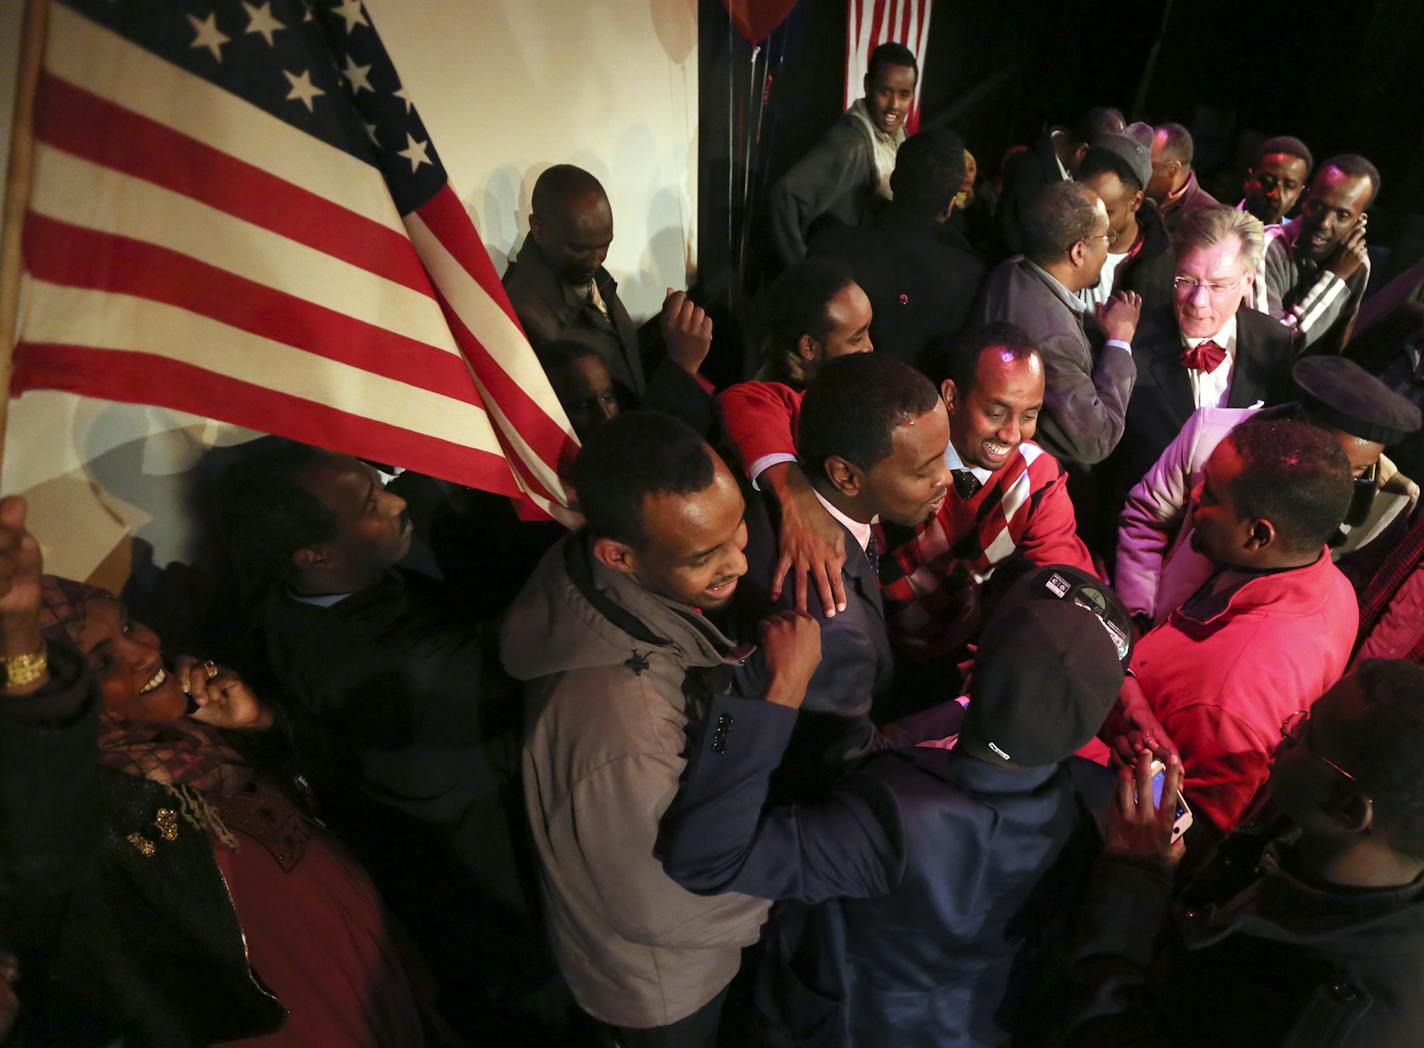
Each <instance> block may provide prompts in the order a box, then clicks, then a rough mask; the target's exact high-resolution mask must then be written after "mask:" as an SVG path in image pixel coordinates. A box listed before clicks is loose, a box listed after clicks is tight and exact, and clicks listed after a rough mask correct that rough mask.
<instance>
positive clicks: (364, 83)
mask: <svg viewBox="0 0 1424 1048" xmlns="http://www.w3.org/2000/svg"><path fill="white" fill-rule="evenodd" d="M370 72H371V67H370V66H368V65H357V64H356V59H354V58H352V57H351V56H350V55H347V56H346V70H345V72H343V73H342V74H341V75H342V76H344V77H346V82H347V83H348V84H350V85H351V93H352V94H353V95H359V94H360V93H361V92H362V90H366V91H369V92H371V94H373V95H374V94H375V93H376V89H375V88H374V87H372V86H371V81H370V80H368V79H366V77H367V75H368V74H369V73H370Z"/></svg>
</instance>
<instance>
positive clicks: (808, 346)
mask: <svg viewBox="0 0 1424 1048" xmlns="http://www.w3.org/2000/svg"><path fill="white" fill-rule="evenodd" d="M796 353H797V355H798V356H799V357H800V358H801V359H802V360H806V361H812V360H815V359H816V358H817V357H819V356H820V355H821V345H820V343H819V342H817V341H816V340H815V339H814V338H812V337H811V336H810V335H802V336H801V337H800V338H798V339H797V340H796Z"/></svg>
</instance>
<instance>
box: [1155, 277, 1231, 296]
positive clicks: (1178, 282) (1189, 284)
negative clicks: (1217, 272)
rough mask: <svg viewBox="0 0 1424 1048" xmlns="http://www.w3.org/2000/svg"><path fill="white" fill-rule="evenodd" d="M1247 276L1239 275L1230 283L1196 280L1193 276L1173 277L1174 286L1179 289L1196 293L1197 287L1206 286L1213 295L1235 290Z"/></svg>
mask: <svg viewBox="0 0 1424 1048" xmlns="http://www.w3.org/2000/svg"><path fill="white" fill-rule="evenodd" d="M1244 279H1245V277H1237V278H1236V279H1235V280H1233V281H1232V282H1231V283H1229V284H1217V283H1213V282H1212V281H1210V280H1196V279H1194V278H1193V277H1173V278H1172V286H1173V287H1174V288H1176V289H1177V290H1178V291H1185V292H1186V293H1187V294H1188V295H1194V294H1196V292H1197V288H1199V287H1204V288H1206V290H1207V292H1208V293H1209V294H1212V295H1225V294H1226V293H1228V292H1230V291H1235V290H1236V289H1237V288H1238V287H1240V286H1241V281H1242V280H1244Z"/></svg>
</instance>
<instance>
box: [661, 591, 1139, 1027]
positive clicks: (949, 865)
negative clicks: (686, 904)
mask: <svg viewBox="0 0 1424 1048" xmlns="http://www.w3.org/2000/svg"><path fill="white" fill-rule="evenodd" d="M1092 609H1097V610H1092ZM1130 635H1131V625H1130V622H1129V620H1128V618H1127V612H1126V609H1124V608H1123V607H1122V605H1121V603H1120V602H1119V601H1118V600H1117V598H1116V597H1114V596H1113V595H1112V594H1111V592H1110V591H1108V590H1106V589H1105V588H1103V587H1102V584H1101V583H1099V582H1098V581H1097V580H1096V579H1093V578H1092V577H1091V576H1088V575H1086V574H1085V573H1083V572H1079V571H1076V570H1074V569H1072V568H1052V567H1050V568H1041V569H1037V570H1035V571H1034V572H1032V573H1030V574H1029V575H1027V576H1025V578H1023V579H1021V580H1020V581H1019V582H1018V583H1016V584H1015V585H1014V587H1012V588H1011V589H1010V590H1009V592H1008V593H1007V594H1006V596H1005V599H1004V603H1003V605H1002V606H1001V607H1000V609H999V611H998V613H997V614H996V615H995V617H994V619H993V620H991V623H990V626H989V628H988V629H986V630H985V632H984V643H983V645H982V646H981V647H980V649H979V655H978V658H977V661H976V667H975V671H974V677H973V681H972V684H971V687H970V702H969V707H968V713H967V717H966V721H965V724H964V728H963V731H962V732H961V733H960V734H959V736H958V744H957V746H955V748H953V749H946V748H943V747H915V748H910V749H904V750H894V751H891V752H889V753H885V754H877V755H875V756H874V757H872V758H871V759H870V760H868V761H867V762H865V764H864V765H862V767H861V768H860V769H858V770H857V771H856V773H855V774H854V776H853V777H851V778H850V779H849V780H848V781H847V782H846V783H845V784H844V785H843V786H842V788H840V789H838V790H837V791H836V792H835V793H834V794H833V795H832V796H831V797H830V798H829V799H828V800H827V801H826V802H824V803H822V804H810V805H807V804H803V805H798V806H794V807H770V808H768V807H765V801H766V797H767V782H768V779H769V778H770V775H771V773H772V770H773V769H774V768H775V767H776V766H777V763H778V761H779V760H780V758H781V755H782V751H783V749H784V748H785V746H786V744H787V740H788V738H789V737H790V736H791V735H792V733H793V730H794V728H795V727H796V726H797V721H798V714H797V711H796V710H795V709H794V708H788V707H787V706H785V705H776V704H773V703H768V702H755V701H749V700H745V699H739V698H734V697H719V698H717V699H714V700H713V703H712V706H711V709H710V711H709V713H708V720H709V722H712V723H719V724H723V725H724V728H723V730H722V731H720V732H717V733H708V734H709V735H714V739H713V741H712V742H710V743H709V741H708V740H707V739H706V738H704V739H702V740H701V741H700V742H699V743H698V744H697V745H696V746H695V747H694V749H693V753H692V755H691V756H690V758H689V762H688V768H687V773H686V777H685V779H684V781H683V784H682V788H681V789H680V791H679V793H678V796H677V799H676V800H675V801H674V802H673V805H672V807H671V808H670V809H669V811H668V814H667V816H666V818H665V820H664V823H663V834H662V838H661V854H662V857H663V865H664V868H665V869H666V870H667V872H668V874H669V875H670V876H671V877H672V878H673V879H674V880H676V881H677V882H679V883H680V884H682V885H683V886H684V887H686V888H688V889H690V890H691V891H694V892H699V893H705V894H716V893H722V892H727V891H744V892H747V893H749V894H753V895H759V896H762V897H764V898H770V899H785V900H792V901H790V902H788V903H786V904H784V905H783V906H782V907H781V908H780V910H779V911H778V913H777V915H776V916H774V917H773V919H772V921H771V923H770V924H769V925H768V928H767V932H766V938H767V943H768V953H767V960H766V965H765V969H764V971H763V978H762V980H761V986H760V992H759V994H758V1000H757V1005H758V1008H759V1010H760V1011H761V1012H762V1014H763V1017H764V1018H765V1019H766V1021H767V1025H768V1026H769V1027H770V1030H769V1032H770V1035H771V1037H770V1043H773V1044H798V1045H817V1046H821V1045H824V1046H830V1045H836V1046H842V1045H847V1044H856V1045H860V1044H864V1045H923V1044H933V1045H936V1046H938V1048H959V1046H966V1048H967V1046H969V1045H983V1044H1005V1043H1008V1042H1009V1040H1010V1039H1011V1037H1012V1036H1013V1034H1014V1033H1015V1032H1017V1033H1018V1034H1019V1035H1020V1037H1022V1038H1023V1039H1024V1043H1035V1044H1036V1043H1043V1042H1042V1041H1041V1040H1039V1039H1035V1038H1034V1037H1033V1036H1032V1035H1031V1034H1030V1033H1029V1031H1028V1030H1027V1029H1025V1027H1027V1026H1028V1025H1029V1023H1030V1022H1031V1020H1030V1019H1029V1018H1027V1017H1030V1016H1033V1015H1034V1014H1035V1012H1036V1009H1034V1008H1032V1007H1029V1006H1026V1005H1027V1002H1026V998H1027V997H1028V995H1029V989H1030V986H1029V984H1030V983H1031V982H1032V981H1033V980H1034V979H1035V977H1036V976H1039V975H1040V974H1041V973H1049V972H1053V971H1055V970H1056V967H1055V966H1053V965H1051V964H1049V963H1046V962H1044V961H1043V960H1042V951H1043V949H1044V948H1045V947H1046V946H1047V945H1048V944H1051V943H1052V942H1054V941H1055V940H1056V939H1057V937H1058V935H1061V931H1060V929H1059V928H1058V926H1057V925H1058V923H1059V922H1060V921H1061V920H1062V918H1063V917H1064V915H1065V914H1066V913H1068V912H1070V911H1071V910H1072V908H1073V906H1074V905H1075V903H1076V900H1077V898H1078V897H1080V895H1081V892H1082V890H1083V887H1084V881H1085V874H1086V867H1087V866H1088V865H1089V864H1090V863H1091V862H1092V859H1093V857H1094V856H1095V855H1096V853H1097V851H1098V850H1099V837H1098V834H1097V826H1096V823H1095V814H1096V813H1097V812H1100V811H1101V812H1105V811H1106V807H1107V803H1108V800H1109V793H1110V789H1111V782H1112V777H1111V775H1109V774H1108V772H1107V771H1106V769H1104V768H1102V767H1100V766H1098V765H1095V764H1091V763H1089V762H1087V761H1083V760H1081V759H1080V758H1076V757H1072V756H1071V754H1072V753H1073V752H1074V751H1075V750H1076V749H1077V748H1078V747H1080V746H1082V745H1083V744H1084V743H1086V742H1087V741H1088V739H1089V737H1090V736H1091V735H1092V732H1093V729H1094V726H1096V725H1099V724H1100V723H1101V721H1102V720H1103V718H1104V717H1105V716H1106V714H1107V711H1108V709H1109V708H1110V707H1111V706H1112V704H1113V702H1114V700H1115V696H1116V693H1117V689H1118V688H1119V687H1120V686H1121V684H1122V680H1123V669H1122V667H1123V663H1124V662H1125V661H1126V659H1127V658H1128V657H1129V655H1130V653H1131V643H1130V639H1129V638H1130ZM823 649H824V650H826V651H830V650H831V649H830V646H829V645H826V644H823ZM790 701H792V702H794V699H793V700H790ZM1015 1025H1017V1026H1018V1027H1019V1028H1018V1030H1017V1031H1015V1030H1014V1027H1015Z"/></svg>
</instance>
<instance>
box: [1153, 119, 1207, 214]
mask: <svg viewBox="0 0 1424 1048" xmlns="http://www.w3.org/2000/svg"><path fill="white" fill-rule="evenodd" d="M1195 153H1196V145H1195V143H1194V142H1193V141H1192V133H1191V132H1190V131H1188V130H1187V129H1186V128H1185V127H1183V126H1182V125H1181V124H1161V125H1159V126H1158V127H1157V130H1156V133H1155V134H1154V135H1153V137H1152V178H1151V180H1150V181H1148V183H1147V195H1148V196H1149V197H1151V198H1152V200H1153V201H1154V202H1155V203H1156V204H1157V207H1158V208H1159V209H1160V210H1161V212H1162V221H1163V222H1165V223H1167V232H1169V233H1175V232H1176V231H1177V226H1178V225H1180V224H1181V222H1182V220H1183V219H1185V218H1186V217H1187V216H1188V215H1190V214H1191V213H1192V212H1193V211H1200V210H1201V209H1202V208H1204V207H1216V206H1217V200H1216V197H1214V196H1212V195H1211V194H1210V193H1208V192H1207V191H1206V190H1205V189H1203V188H1202V187H1201V184H1200V183H1199V182H1197V173H1196V172H1195V171H1193V170H1192V158H1193V157H1194V155H1195Z"/></svg>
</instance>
